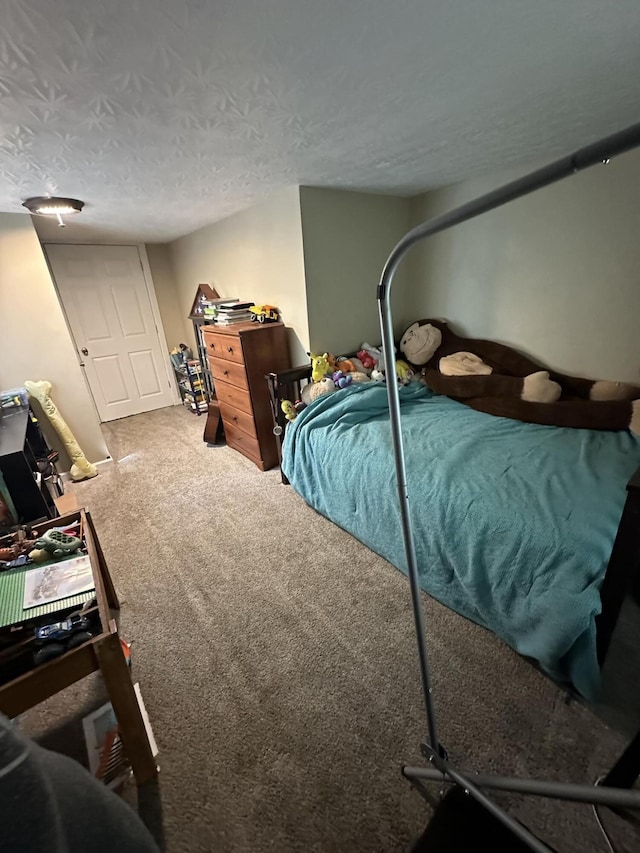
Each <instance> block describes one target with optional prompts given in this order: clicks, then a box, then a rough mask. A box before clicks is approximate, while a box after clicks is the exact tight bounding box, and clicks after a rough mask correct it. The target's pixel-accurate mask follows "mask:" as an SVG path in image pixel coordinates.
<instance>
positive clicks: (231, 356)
mask: <svg viewBox="0 0 640 853" xmlns="http://www.w3.org/2000/svg"><path fill="white" fill-rule="evenodd" d="M202 336H203V339H204V343H205V346H206V350H207V357H208V359H209V365H210V367H211V372H212V374H213V380H214V385H215V392H216V397H217V399H218V404H219V406H220V414H221V415H222V422H223V424H224V431H225V435H226V437H227V444H228V445H229V447H233V448H234V450H239V451H240V453H243V454H244V455H245V456H246V457H247V458H248V459H251V461H252V462H255V464H256V465H257V466H258V468H260V470H261V471H267V470H268V469H269V468H273V467H274V465H277V464H278V450H277V446H276V439H275V436H274V435H273V417H272V415H271V405H270V402H269V389H268V386H267V381H266V379H265V374H267V373H272V372H277V371H280V370H286V368H287V367H289V364H290V362H289V346H288V344H287V332H286V329H285V327H284V325H283V324H282V323H265V324H264V325H263V324H260V323H238V325H236V326H226V327H225V326H204V327H203V328H202Z"/></svg>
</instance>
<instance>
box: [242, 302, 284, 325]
mask: <svg viewBox="0 0 640 853" xmlns="http://www.w3.org/2000/svg"><path fill="white" fill-rule="evenodd" d="M249 311H251V319H252V320H257V321H258V323H267V322H270V323H275V322H277V320H278V309H277V308H276V307H275V305H252V306H251V308H249Z"/></svg>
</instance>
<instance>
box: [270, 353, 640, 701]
mask: <svg viewBox="0 0 640 853" xmlns="http://www.w3.org/2000/svg"><path fill="white" fill-rule="evenodd" d="M307 375H308V368H300V369H296V370H293V371H288V372H286V373H283V374H273V375H272V376H271V377H269V382H270V387H271V395H272V401H273V409H274V416H275V417H276V419H277V420H278V421H279V426H280V427H282V425H283V421H282V419H281V417H280V415H279V407H278V401H279V400H281V399H282V398H284V397H285V396H286V395H288V394H291V393H292V391H294V394H293V396H294V397H295V389H294V388H293V386H297V384H298V383H299V382H300V381H302V380H303V379H304V378H306V376H307ZM400 397H401V411H402V430H403V436H404V440H405V453H406V461H407V472H408V489H409V494H410V497H411V514H412V521H413V524H414V532H415V542H416V550H417V557H418V565H419V575H420V585H421V587H422V589H423V590H425V591H426V592H427V593H429V594H430V595H432V596H433V597H435V598H436V599H438V600H439V601H440V602H442V603H443V604H445V605H446V606H448V607H450V608H452V609H453V610H455V611H457V612H458V613H460V614H461V615H463V616H465V617H467V618H469V619H471V620H473V621H474V622H476V623H478V624H480V625H482V626H484V627H486V628H488V629H490V630H491V631H493V632H494V633H496V634H497V635H498V636H499V637H501V638H502V639H503V640H504V641H505V642H507V643H508V644H509V645H510V646H511V647H512V648H514V649H515V650H516V651H518V652H519V653H520V654H522V655H524V656H526V657H528V658H531V659H533V660H534V661H535V662H536V663H537V664H538V665H539V666H540V667H541V668H542V669H543V670H544V671H545V672H546V673H548V674H549V675H550V676H551V677H552V678H554V679H555V680H556V681H558V682H560V683H564V684H570V685H572V686H573V687H574V688H575V689H576V690H577V691H578V692H579V693H581V694H582V695H583V696H585V697H587V698H593V697H594V696H595V694H596V692H597V688H598V683H599V664H601V663H602V661H603V660H604V656H605V654H606V651H607V648H608V644H609V640H610V637H611V634H612V631H613V628H614V626H615V622H616V620H617V616H618V613H619V610H620V606H621V603H622V599H623V597H624V594H625V593H626V591H627V590H628V589H629V587H630V585H631V584H632V582H633V580H634V577H635V575H636V574H637V569H638V560H639V553H640V523H639V522H640V473H639V469H640V441H639V440H638V439H637V438H635V437H634V436H632V435H631V434H629V433H627V432H596V431H592V430H575V429H562V428H559V427H547V426H539V425H535V424H524V423H520V422H518V421H514V420H508V419H506V418H496V417H493V416H491V415H487V414H484V413H481V412H477V411H475V410H473V409H470V408H468V407H466V406H463V405H462V404H460V403H457V402H455V401H453V400H451V399H449V398H447V397H443V396H440V395H437V394H434V393H433V392H431V391H429V390H428V389H427V388H426V387H424V386H423V385H422V384H420V383H411V384H410V385H408V386H406V387H404V388H402V389H400ZM281 467H282V473H283V479H285V481H287V480H288V481H289V482H290V483H291V485H292V486H293V488H294V489H295V490H296V491H297V492H298V493H299V494H300V495H301V496H302V497H303V498H304V500H305V501H306V502H307V503H308V504H309V505H310V506H312V507H313V508H314V509H316V510H317V511H318V512H320V513H322V514H323V515H324V516H326V517H327V518H329V519H330V520H331V521H333V522H335V523H336V524H338V525H339V526H340V527H342V528H344V529H345V530H347V531H348V532H349V533H351V534H353V535H354V536H355V537H357V538H358V539H359V540H360V541H362V542H363V543H364V544H365V545H367V546H368V547H370V548H371V549H372V550H373V551H375V552H376V553H378V554H380V555H381V556H383V557H385V558H386V559H387V560H388V561H389V562H390V563H392V564H393V565H394V566H396V567H397V568H398V569H400V570H401V571H403V572H406V565H405V556H404V549H403V541H402V535H401V525H400V521H399V508H398V501H397V488H396V479H395V469H394V463H393V453H392V446H391V430H390V423H389V412H388V403H387V395H386V389H385V387H384V386H381V385H378V384H377V383H369V384H366V385H359V386H354V387H351V388H347V389H344V390H342V391H339V392H337V393H335V394H331V395H328V396H326V397H322V398H320V399H319V400H317V401H316V402H314V403H313V404H312V405H310V406H309V407H307V408H306V409H305V410H304V411H302V412H301V414H300V415H299V416H298V417H297V419H296V420H295V421H294V422H293V423H291V424H289V425H288V426H287V427H286V433H285V435H284V441H283V444H282V466H281ZM623 510H624V511H623Z"/></svg>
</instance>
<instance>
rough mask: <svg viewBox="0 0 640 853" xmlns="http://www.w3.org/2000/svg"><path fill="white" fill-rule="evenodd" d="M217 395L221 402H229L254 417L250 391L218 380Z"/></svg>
mask: <svg viewBox="0 0 640 853" xmlns="http://www.w3.org/2000/svg"><path fill="white" fill-rule="evenodd" d="M216 397H217V398H218V402H219V403H228V404H229V405H230V406H233V408H234V409H240V410H241V411H242V412H246V414H248V415H251V417H253V406H252V405H251V395H250V394H249V392H248V391H245V390H244V389H242V388H238V387H237V386H236V385H229V383H228V382H216Z"/></svg>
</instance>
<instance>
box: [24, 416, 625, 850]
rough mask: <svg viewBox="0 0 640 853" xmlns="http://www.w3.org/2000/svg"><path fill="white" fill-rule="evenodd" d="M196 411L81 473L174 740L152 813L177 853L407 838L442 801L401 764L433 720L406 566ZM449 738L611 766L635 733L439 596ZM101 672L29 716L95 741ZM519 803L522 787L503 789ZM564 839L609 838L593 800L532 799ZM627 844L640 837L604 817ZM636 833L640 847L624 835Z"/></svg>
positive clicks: (487, 757)
mask: <svg viewBox="0 0 640 853" xmlns="http://www.w3.org/2000/svg"><path fill="white" fill-rule="evenodd" d="M203 427H204V419H203V418H201V419H198V418H195V417H194V416H192V415H191V414H189V413H188V412H186V411H185V410H183V409H181V408H172V409H164V410H161V411H157V412H153V413H150V414H146V415H139V416H136V417H133V418H128V419H125V420H122V421H116V422H114V423H112V424H109V425H107V426H106V427H105V432H106V436H107V441H108V445H109V448H110V450H111V453H112V456H113V458H114V460H115V462H114V464H113V465H111V466H110V467H108V468H103V469H102V472H101V473H100V475H99V477H97V478H96V479H95V480H92V481H89V482H87V483H83V484H78V485H76V486H74V487H73V488H74V489H75V491H76V493H77V496H78V498H79V500H80V502H81V503H82V504H84V505H86V506H87V507H89V508H90V509H91V511H92V513H93V515H94V519H95V522H96V526H97V530H98V534H99V537H100V539H101V541H102V544H103V547H104V550H105V553H106V557H107V561H108V563H109V566H110V569H111V572H112V574H113V576H114V580H115V583H116V587H117V589H118V591H119V594H120V597H121V600H122V603H123V608H122V620H121V624H122V631H123V634H124V636H125V637H127V639H129V640H131V641H133V666H134V677H135V679H136V680H139V681H140V684H141V688H142V693H143V696H144V699H145V703H146V706H147V709H148V711H149V715H150V718H151V722H152V725H153V728H154V732H155V735H156V739H157V741H158V745H159V748H160V758H159V761H160V765H161V773H160V777H159V802H158V801H156V800H155V799H154V793H153V792H152V793H147V794H146V796H145V797H144V799H143V800H142V802H141V808H142V809H143V813H144V814H145V817H146V819H147V820H148V821H149V822H150V825H151V827H152V829H153V830H154V832H155V833H156V835H157V837H158V838H159V840H160V842H161V844H162V845H163V847H164V848H165V849H166V850H167V851H168V852H169V853H186V851H189V853H198V852H199V851H239V852H241V853H248V851H252V853H262V851H353V853H359V851H403V850H407V848H408V846H409V845H410V843H411V842H412V841H413V840H414V839H416V838H417V837H418V835H419V834H420V833H421V832H422V830H423V829H424V825H425V822H426V819H427V815H428V810H427V806H426V804H425V802H424V801H423V800H422V798H421V797H420V796H419V795H418V794H417V793H415V792H414V791H413V790H412V789H411V788H410V786H409V785H408V783H407V782H406V781H404V780H403V778H402V777H401V775H400V766H401V764H402V763H414V764H415V763H421V759H420V754H419V743H420V740H421V738H422V737H423V734H424V729H425V725H424V721H423V715H422V705H421V699H420V693H419V677H418V671H417V667H416V653H415V645H414V638H413V626H412V621H411V610H410V601H409V590H408V585H407V581H406V579H405V577H404V576H403V575H402V574H400V573H399V572H398V571H396V570H395V569H394V568H393V567H391V566H390V565H389V564H388V563H386V562H385V561H384V560H382V559H381V558H379V557H377V556H376V555H374V554H372V553H371V552H370V551H369V550H367V548H365V547H364V546H363V545H361V544H360V543H359V542H357V541H355V540H354V539H353V538H352V537H351V536H350V535H348V534H347V533H345V532H343V531H342V530H340V529H338V528H337V527H335V526H334V525H333V524H331V523H330V522H328V521H327V520H325V519H324V518H322V517H320V516H318V515H317V514H316V513H315V512H314V511H313V510H311V509H310V508H309V507H307V506H306V505H305V504H304V503H303V501H302V500H301V499H300V498H299V497H298V496H297V495H296V494H295V493H294V492H293V490H292V489H291V488H290V487H285V486H282V485H281V484H280V479H279V473H278V472H277V471H271V472H268V473H266V474H263V473H260V472H259V471H258V470H257V469H256V468H255V467H254V466H253V465H252V463H250V462H249V461H248V460H246V459H245V458H244V457H242V456H240V455H239V454H237V453H235V452H234V451H231V450H229V449H227V448H226V447H221V448H212V447H207V446H206V445H205V444H204V443H203V442H202V440H201V436H202V429H203ZM426 613H427V622H428V626H429V635H430V641H431V642H430V648H431V658H432V669H433V674H434V679H435V688H436V697H437V705H438V710H439V712H440V718H441V719H440V727H441V737H442V740H443V742H444V743H445V744H446V746H447V748H448V750H449V753H450V756H451V757H452V758H453V759H454V760H456V761H457V762H459V764H461V765H462V766H465V767H468V768H471V769H472V770H489V771H498V772H501V773H507V774H528V775H534V776H540V777H547V776H548V777H553V778H557V779H567V780H573V781H592V780H593V779H594V778H595V777H596V776H597V775H599V774H600V773H601V772H602V771H603V770H606V769H607V768H608V766H609V765H610V764H611V762H612V761H613V760H614V759H615V758H616V757H617V755H618V753H619V751H620V750H621V748H622V746H623V745H624V740H623V738H622V736H621V735H619V734H616V733H614V732H613V731H612V730H610V729H607V728H606V727H605V726H604V724H603V723H602V722H600V721H599V720H598V719H596V717H595V716H594V715H593V714H592V713H591V712H590V711H589V710H588V709H587V708H585V707H582V706H581V705H579V704H578V703H576V702H571V703H567V701H566V699H565V696H564V694H563V693H562V692H561V691H560V690H558V689H557V688H556V687H555V686H554V685H553V684H551V683H550V682H549V681H548V680H547V679H545V678H544V677H543V676H542V675H540V674H539V673H538V672H537V671H535V670H534V669H533V668H532V667H531V666H530V665H529V664H528V663H526V662H525V661H524V660H522V659H521V658H519V657H518V656H517V655H516V654H515V653H513V652H512V651H511V650H510V649H508V648H507V647H506V646H504V645H503V644H502V643H501V642H500V641H499V640H498V639H496V638H495V637H494V636H492V635H491V634H489V633H488V632H486V631H484V630H482V629H480V628H478V627H476V626H475V625H472V624H470V623H469V622H467V621H465V620H464V619H462V618H461V617H459V616H457V615H456V614H454V613H452V612H451V611H448V610H447V609H445V608H444V607H442V606H440V605H439V604H438V603H436V602H433V601H428V602H427V604H426ZM101 701H103V689H102V685H101V683H100V681H99V679H98V678H96V677H94V678H92V679H86V680H85V682H84V683H83V684H82V685H76V686H75V687H74V688H71V689H70V690H68V691H65V692H64V693H63V694H60V695H59V696H57V697H54V699H52V700H50V701H49V702H47V703H45V704H43V705H41V706H40V707H39V708H37V709H35V710H34V711H32V712H30V713H29V714H28V715H25V718H24V721H23V725H24V727H25V729H26V730H28V731H31V732H32V733H34V734H35V735H39V736H41V737H42V738H43V740H44V741H45V743H48V744H50V745H54V746H57V747H58V748H62V749H65V750H68V751H71V752H73V751H78V750H80V752H81V751H82V745H81V737H82V736H81V729H80V720H81V718H82V716H83V715H84V714H85V713H86V712H87V710H88V709H89V708H90V707H93V706H94V705H96V704H98V703H99V702H101ZM501 802H506V801H505V799H504V798H502V799H501ZM508 804H509V806H510V808H511V810H512V811H513V813H514V814H516V815H517V816H520V817H521V818H522V819H524V820H525V821H526V822H527V823H528V824H529V825H530V826H531V827H532V828H533V829H535V831H536V832H538V833H539V834H540V835H542V836H544V837H545V838H546V839H547V840H548V841H549V842H550V843H551V844H553V845H554V846H555V847H557V849H558V850H561V851H566V853H574V851H575V853H587V851H598V850H604V849H605V848H604V845H603V842H602V839H601V837H600V836H599V835H598V833H597V831H596V826H595V822H594V820H593V817H592V815H591V812H590V809H589V807H586V806H572V805H560V804H558V803H553V802H548V801H544V800H538V801H536V800H533V799H529V800H526V801H525V800H520V799H518V798H515V797H514V798H512V799H511V800H509V801H508ZM605 818H608V819H609V820H608V823H609V824H610V825H611V826H612V828H613V830H614V832H615V833H616V838H617V839H618V840H619V849H620V850H628V851H632V850H634V849H635V850H637V849H638V847H640V834H638V833H637V831H636V832H635V833H634V831H633V830H631V829H629V828H628V827H627V826H626V825H624V824H622V823H621V822H620V821H619V820H618V819H617V818H615V817H613V816H610V815H608V814H607V813H605ZM625 845H626V846H625Z"/></svg>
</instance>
